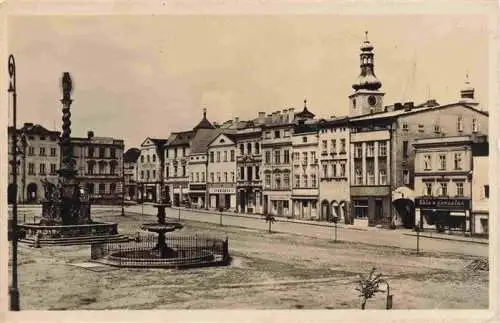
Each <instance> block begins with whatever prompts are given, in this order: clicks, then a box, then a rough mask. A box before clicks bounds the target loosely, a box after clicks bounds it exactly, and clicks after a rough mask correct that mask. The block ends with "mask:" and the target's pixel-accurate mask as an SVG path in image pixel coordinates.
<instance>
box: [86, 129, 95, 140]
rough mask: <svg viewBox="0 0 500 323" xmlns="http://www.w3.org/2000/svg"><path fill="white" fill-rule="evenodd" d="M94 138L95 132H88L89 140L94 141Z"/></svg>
mask: <svg viewBox="0 0 500 323" xmlns="http://www.w3.org/2000/svg"><path fill="white" fill-rule="evenodd" d="M93 137H94V132H93V131H92V130H89V131H87V139H92V138H93Z"/></svg>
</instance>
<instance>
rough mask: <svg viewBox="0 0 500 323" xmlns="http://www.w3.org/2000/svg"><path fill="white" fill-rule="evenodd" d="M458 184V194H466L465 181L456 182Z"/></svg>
mask: <svg viewBox="0 0 500 323" xmlns="http://www.w3.org/2000/svg"><path fill="white" fill-rule="evenodd" d="M456 185H457V196H464V183H456Z"/></svg>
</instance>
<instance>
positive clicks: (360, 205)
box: [354, 200, 368, 219]
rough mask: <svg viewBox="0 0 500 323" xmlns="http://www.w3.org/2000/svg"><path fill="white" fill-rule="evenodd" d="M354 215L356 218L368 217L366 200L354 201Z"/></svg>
mask: <svg viewBox="0 0 500 323" xmlns="http://www.w3.org/2000/svg"><path fill="white" fill-rule="evenodd" d="M354 217H355V218H357V219H367V218H368V200H355V201H354Z"/></svg>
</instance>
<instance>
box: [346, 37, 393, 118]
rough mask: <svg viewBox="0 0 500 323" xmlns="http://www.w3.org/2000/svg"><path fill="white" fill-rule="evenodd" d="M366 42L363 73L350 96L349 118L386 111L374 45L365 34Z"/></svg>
mask: <svg viewBox="0 0 500 323" xmlns="http://www.w3.org/2000/svg"><path fill="white" fill-rule="evenodd" d="M365 37H366V38H365V41H364V42H363V43H362V44H361V53H360V55H359V57H360V68H361V73H360V75H359V76H358V79H357V81H356V83H355V84H353V85H352V88H353V89H354V93H353V94H351V95H350V96H349V116H351V117H354V116H359V115H363V114H369V113H375V112H382V111H383V109H384V104H383V103H384V101H383V98H384V94H385V93H382V92H380V91H379V89H380V88H381V87H382V83H381V82H380V81H379V79H378V78H377V77H376V76H375V69H374V60H373V52H372V51H373V45H372V44H371V43H370V41H369V40H368V32H367V31H366V32H365Z"/></svg>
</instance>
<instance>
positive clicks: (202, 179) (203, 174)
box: [201, 172, 234, 182]
mask: <svg viewBox="0 0 500 323" xmlns="http://www.w3.org/2000/svg"><path fill="white" fill-rule="evenodd" d="M233 175H234V173H233ZM201 181H202V182H205V172H201ZM233 181H234V176H233Z"/></svg>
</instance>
